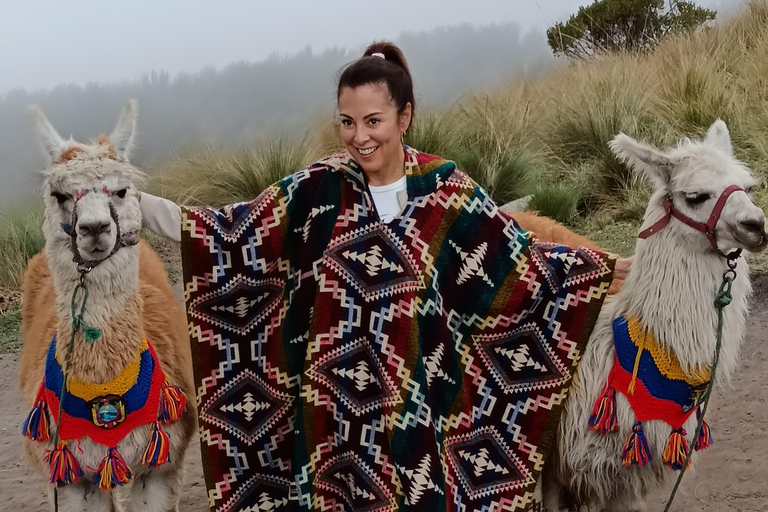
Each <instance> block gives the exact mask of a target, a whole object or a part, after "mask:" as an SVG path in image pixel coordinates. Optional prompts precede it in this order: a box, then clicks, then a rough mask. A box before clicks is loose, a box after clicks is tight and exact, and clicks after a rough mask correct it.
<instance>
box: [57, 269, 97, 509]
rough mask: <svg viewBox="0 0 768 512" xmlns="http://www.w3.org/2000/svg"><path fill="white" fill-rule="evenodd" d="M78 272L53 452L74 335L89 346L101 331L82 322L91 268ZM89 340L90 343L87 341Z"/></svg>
mask: <svg viewBox="0 0 768 512" xmlns="http://www.w3.org/2000/svg"><path fill="white" fill-rule="evenodd" d="M78 271H79V272H80V282H79V283H78V284H77V286H76V287H75V290H74V291H73V292H72V302H71V304H70V307H71V311H72V333H71V335H70V337H69V346H68V347H67V357H66V361H65V362H64V376H63V379H62V381H61V390H60V391H59V417H58V420H57V421H56V434H55V435H54V436H53V448H54V450H55V449H56V447H57V446H58V444H59V429H60V428H61V419H62V411H63V408H64V391H65V389H66V386H67V375H68V374H69V361H70V359H71V356H72V348H73V347H74V346H75V335H76V334H77V333H78V332H79V331H80V330H81V329H82V330H83V331H84V333H85V337H86V342H87V343H89V344H92V343H93V342H94V341H96V340H97V339H98V338H99V337H100V336H101V331H99V330H98V329H94V328H90V327H87V326H86V325H85V321H84V320H83V314H84V313H85V304H86V302H88V287H87V286H85V276H86V274H88V272H90V271H91V268H87V267H86V268H82V269H81V268H80V267H78ZM81 290H82V292H83V299H82V303H81V304H80V313H79V314H77V315H75V313H76V312H77V305H78V294H79V293H80V291H81ZM89 340H90V341H89ZM53 510H54V512H59V490H58V487H54V488H53Z"/></svg>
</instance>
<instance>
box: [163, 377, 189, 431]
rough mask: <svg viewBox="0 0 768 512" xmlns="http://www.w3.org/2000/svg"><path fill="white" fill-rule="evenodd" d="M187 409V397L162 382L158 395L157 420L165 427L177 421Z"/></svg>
mask: <svg viewBox="0 0 768 512" xmlns="http://www.w3.org/2000/svg"><path fill="white" fill-rule="evenodd" d="M186 408H187V397H186V395H184V393H183V392H182V391H181V390H180V389H179V388H178V386H172V385H170V384H168V382H167V381H166V382H163V390H162V392H161V393H160V414H159V415H158V419H160V421H162V422H163V423H165V424H166V425H168V424H170V423H173V422H175V421H179V420H180V419H181V413H182V412H184V409H186Z"/></svg>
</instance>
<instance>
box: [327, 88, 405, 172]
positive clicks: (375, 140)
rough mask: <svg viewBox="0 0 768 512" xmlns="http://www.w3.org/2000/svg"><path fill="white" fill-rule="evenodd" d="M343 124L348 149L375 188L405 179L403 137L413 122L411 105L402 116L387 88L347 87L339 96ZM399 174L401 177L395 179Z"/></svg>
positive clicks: (345, 143) (342, 128)
mask: <svg viewBox="0 0 768 512" xmlns="http://www.w3.org/2000/svg"><path fill="white" fill-rule="evenodd" d="M339 121H340V128H339V130H340V132H341V140H342V141H344V146H345V147H346V148H347V151H349V154H350V155H352V158H354V159H355V161H356V162H357V163H358V164H360V167H362V168H363V171H365V173H366V175H367V176H368V178H369V180H371V183H372V184H377V182H381V181H382V179H383V180H384V181H385V182H386V181H387V180H388V178H394V179H398V178H399V177H400V176H401V175H402V163H403V158H404V157H403V147H402V145H401V143H400V134H401V133H403V132H405V131H406V130H407V129H408V125H409V124H410V121H411V104H410V103H408V104H407V105H406V108H405V111H404V112H403V113H402V114H400V115H398V113H397V107H396V106H395V104H394V102H393V101H392V98H391V97H390V95H389V90H388V89H387V86H386V84H366V85H361V86H360V87H355V88H354V89H353V88H352V87H343V88H342V89H341V93H340V94H339ZM397 166H399V169H398V168H397ZM396 173H400V174H397V175H396V176H394V175H393V174H396ZM377 178H378V179H377Z"/></svg>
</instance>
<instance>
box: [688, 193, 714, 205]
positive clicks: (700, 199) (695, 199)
mask: <svg viewBox="0 0 768 512" xmlns="http://www.w3.org/2000/svg"><path fill="white" fill-rule="evenodd" d="M709 198H710V195H709V194H707V193H706V192H694V193H691V194H685V202H686V203H687V204H688V206H699V205H700V204H702V203H704V202H706V201H707V199H709Z"/></svg>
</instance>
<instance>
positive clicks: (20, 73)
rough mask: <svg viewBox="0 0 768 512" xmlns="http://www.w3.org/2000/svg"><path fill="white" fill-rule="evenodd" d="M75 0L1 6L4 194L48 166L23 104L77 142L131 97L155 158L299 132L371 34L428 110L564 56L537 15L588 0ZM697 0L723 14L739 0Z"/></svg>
mask: <svg viewBox="0 0 768 512" xmlns="http://www.w3.org/2000/svg"><path fill="white" fill-rule="evenodd" d="M73 1H74V3H75V4H91V5H90V6H89V7H90V9H91V10H90V11H89V10H85V9H83V10H78V9H73V6H72V2H70V3H66V5H64V4H59V3H56V2H53V1H52V0H45V1H40V2H28V3H25V4H29V5H26V6H20V7H18V8H17V7H10V17H6V21H9V20H10V23H8V24H7V28H8V30H6V29H4V31H3V32H2V33H0V47H1V48H3V50H2V52H0V55H2V57H0V60H2V61H3V69H4V71H3V74H2V75H0V208H1V207H2V206H5V205H7V204H11V203H12V202H13V201H18V200H20V199H22V198H24V197H25V196H27V195H29V194H30V193H32V192H33V191H34V187H35V186H36V185H37V184H38V183H39V177H38V176H37V173H35V172H33V171H35V170H40V169H42V167H43V166H44V161H43V158H42V156H41V154H40V151H39V149H38V147H37V144H36V141H35V139H34V137H33V135H34V134H33V132H32V129H31V127H30V123H29V120H28V117H27V114H26V108H27V107H28V106H29V105H32V104H36V105H39V106H40V107H41V108H42V109H43V111H44V112H45V114H46V115H47V116H48V118H49V119H50V121H51V122H52V124H53V125H54V127H56V129H57V130H58V131H59V133H60V134H61V135H62V136H63V137H65V138H66V137H68V136H70V135H71V136H72V137H73V138H74V139H76V140H81V141H86V140H89V139H91V138H93V137H95V136H96V135H98V134H100V133H109V131H110V130H111V128H112V126H113V124H114V123H115V122H116V120H117V116H118V114H119V112H120V109H121V108H122V106H123V105H124V104H125V102H126V101H127V100H128V99H130V98H137V99H138V101H139V132H138V137H137V152H136V154H135V157H134V158H133V161H134V162H135V163H137V164H138V165H139V166H142V167H144V168H149V169H151V168H152V166H154V165H157V164H158V163H160V162H162V161H164V160H166V159H169V158H172V157H173V154H174V152H176V151H183V150H184V148H189V147H193V146H199V145H201V144H216V145H226V146H233V145H240V144H246V143H248V142H249V141H251V140H253V139H254V138H255V137H257V136H258V135H259V134H260V133H263V132H265V131H269V132H271V133H280V134H282V135H285V136H293V137H303V136H305V135H306V134H307V133H308V132H309V131H310V130H311V129H313V128H314V127H316V126H317V123H318V122H320V121H321V120H322V119H324V118H327V116H329V115H331V114H332V113H333V112H334V109H335V80H336V78H337V76H338V73H339V72H340V71H341V69H342V68H343V66H344V65H345V64H347V63H349V62H351V61H352V60H354V59H356V58H358V57H359V56H360V55H361V53H362V50H363V49H364V47H365V46H366V45H367V44H369V43H370V42H372V41H373V40H381V39H390V40H394V41H395V42H396V43H397V44H398V45H399V46H400V47H401V48H402V49H403V51H404V53H405V55H406V57H407V59H408V62H409V65H410V68H411V71H412V74H413V77H414V82H415V87H416V96H417V104H418V108H419V110H421V111H422V112H424V111H425V110H429V109H431V108H439V107H440V106H444V105H447V104H450V103H452V102H455V101H458V100H460V99H461V97H462V96H464V95H466V94H468V93H472V92H476V91H479V90H484V89H489V88H493V87H494V86H497V85H499V84H500V83H503V82H505V81H509V80H512V79H515V78H520V77H523V76H525V75H526V74H530V73H535V72H539V71H541V70H545V69H547V68H548V67H550V66H553V65H564V64H566V62H565V61H564V60H563V59H556V58H554V57H553V56H552V53H551V50H550V49H549V47H548V46H547V44H546V36H545V31H546V28H547V27H548V26H549V25H551V24H552V23H554V22H555V21H558V20H564V19H566V18H567V16H568V15H569V14H570V13H573V12H575V11H576V10H577V9H578V6H579V5H586V4H588V3H591V2H584V1H579V0H524V1H523V0H518V1H517V2H509V1H503V0H478V1H477V2H473V3H471V4H468V3H466V2H464V1H462V2H445V1H443V2H437V1H433V0H428V1H423V2H421V3H419V4H418V6H414V5H412V4H413V2H410V3H408V2H404V1H402V0H390V2H388V3H380V2H369V1H365V0H359V1H357V2H354V3H352V2H342V1H340V0H328V1H327V2H308V1H303V2H299V1H295V0H294V1H284V2H281V3H280V5H278V6H270V7H263V6H259V7H258V9H259V11H258V12H255V11H254V9H255V7H254V6H255V5H256V6H257V5H258V4H261V3H260V2H243V1H237V0H226V1H222V2H201V1H198V0H189V1H187V2H184V3H181V2H178V1H174V2H155V4H163V5H162V6H157V5H153V4H152V3H151V2H148V1H146V0H138V1H136V2H133V3H131V4H123V7H122V8H120V7H119V6H117V7H116V6H115V5H105V4H104V3H101V4H98V5H99V6H98V7H95V4H94V3H93V2H84V1H81V0H73ZM698 3H699V4H700V5H705V6H707V7H712V8H716V9H718V10H719V11H720V13H721V15H727V13H728V12H729V11H731V10H733V9H735V8H737V7H738V6H739V5H740V4H741V3H742V1H741V0H722V1H718V0H709V1H707V0H702V1H699V2H698ZM191 4H200V5H199V7H200V9H199V10H197V11H195V9H193V8H192V7H194V5H191ZM205 4H208V5H205ZM399 4H402V5H399ZM142 6H144V7H146V9H147V12H143V13H142V9H141V7H142ZM65 8H66V9H65ZM115 8H118V10H117V11H115V12H109V11H108V9H115ZM123 8H124V9H126V10H130V11H131V12H130V13H122V12H121V10H120V9H123ZM14 9H18V10H19V12H17V13H15V14H17V19H14ZM58 9H61V11H57V10H58ZM163 9H166V10H167V12H155V11H159V10H163ZM137 10H138V12H137ZM153 10H154V11H153ZM7 14H8V13H7V12H6V15H7ZM35 16H37V17H38V18H37V19H35V18H34V17H35ZM114 16H118V17H120V16H123V17H124V18H119V21H120V22H119V23H115V20H116V19H117V18H114ZM104 20H109V22H108V23H104V22H103V21H104ZM121 52H122V54H121ZM57 84H59V85H57Z"/></svg>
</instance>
